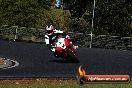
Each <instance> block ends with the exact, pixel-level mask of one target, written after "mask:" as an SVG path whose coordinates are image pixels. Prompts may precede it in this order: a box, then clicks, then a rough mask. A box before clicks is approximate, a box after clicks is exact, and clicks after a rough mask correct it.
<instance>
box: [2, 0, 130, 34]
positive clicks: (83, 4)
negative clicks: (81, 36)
mask: <svg viewBox="0 0 132 88" xmlns="http://www.w3.org/2000/svg"><path fill="white" fill-rule="evenodd" d="M95 1H96V8H95V18H94V29H93V33H94V34H95V35H100V34H106V35H118V36H132V1H131V0H95ZM53 3H54V0H0V25H5V24H6V25H11V26H12V25H17V26H20V27H22V26H23V27H27V28H30V27H36V28H43V27H44V28H45V26H46V24H47V21H48V20H49V19H51V20H53V22H54V24H55V25H56V27H57V28H60V29H62V30H65V31H73V32H82V33H86V34H87V33H90V31H91V28H92V27H91V23H92V22H91V20H92V19H93V18H92V14H93V13H92V11H93V0H63V5H64V6H65V7H64V8H63V9H55V8H54V7H53Z"/></svg>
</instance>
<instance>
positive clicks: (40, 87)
mask: <svg viewBox="0 0 132 88" xmlns="http://www.w3.org/2000/svg"><path fill="white" fill-rule="evenodd" d="M0 88H132V83H129V84H84V85H79V84H77V83H63V82H62V83H55V84H0Z"/></svg>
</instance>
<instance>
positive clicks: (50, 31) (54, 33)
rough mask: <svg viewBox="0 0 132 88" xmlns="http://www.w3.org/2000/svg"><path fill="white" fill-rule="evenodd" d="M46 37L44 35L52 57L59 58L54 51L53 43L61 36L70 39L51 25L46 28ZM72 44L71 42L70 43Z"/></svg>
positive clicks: (57, 53) (75, 47)
mask: <svg viewBox="0 0 132 88" xmlns="http://www.w3.org/2000/svg"><path fill="white" fill-rule="evenodd" d="M46 32H47V33H46V35H45V42H46V45H47V47H48V48H49V49H50V50H51V51H52V52H53V55H54V56H55V57H57V58H59V56H60V55H59V52H57V51H55V48H54V46H55V43H56V40H57V39H58V37H59V36H60V35H61V36H66V38H68V39H70V37H69V36H68V35H67V33H66V32H63V31H60V30H56V29H55V28H54V26H53V25H52V24H48V25H47V27H46ZM70 43H71V44H72V42H70ZM73 48H74V49H77V48H78V46H74V45H73Z"/></svg>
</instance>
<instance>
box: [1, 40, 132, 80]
mask: <svg viewBox="0 0 132 88" xmlns="http://www.w3.org/2000/svg"><path fill="white" fill-rule="evenodd" d="M0 57H4V58H8V59H11V60H15V61H17V62H19V66H17V67H14V68H8V69H0V78H2V77H7V78H8V77H14V78H15V77H24V78H26V77H75V75H76V73H77V69H78V67H79V66H80V65H82V66H83V67H84V69H85V71H86V73H87V74H129V75H132V52H131V51H118V50H107V49H89V48H78V49H77V57H78V59H79V61H80V63H68V62H62V61H61V60H58V59H57V58H55V57H54V56H53V55H52V53H51V52H50V51H49V50H48V49H47V47H46V45H45V44H35V43H24V42H9V41H0Z"/></svg>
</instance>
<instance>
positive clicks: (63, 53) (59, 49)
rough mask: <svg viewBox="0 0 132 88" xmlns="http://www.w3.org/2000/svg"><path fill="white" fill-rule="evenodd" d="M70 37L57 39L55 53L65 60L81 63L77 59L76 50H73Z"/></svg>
mask: <svg viewBox="0 0 132 88" xmlns="http://www.w3.org/2000/svg"><path fill="white" fill-rule="evenodd" d="M68 37H69V36H68V35H67V36H66V37H62V36H61V37H59V38H58V39H57V41H56V43H55V46H54V49H55V52H56V53H57V54H58V56H59V57H61V58H63V59H64V60H69V61H77V62H79V61H78V59H77V57H76V50H75V49H74V48H73V45H72V44H71V43H70V40H69V39H68Z"/></svg>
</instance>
